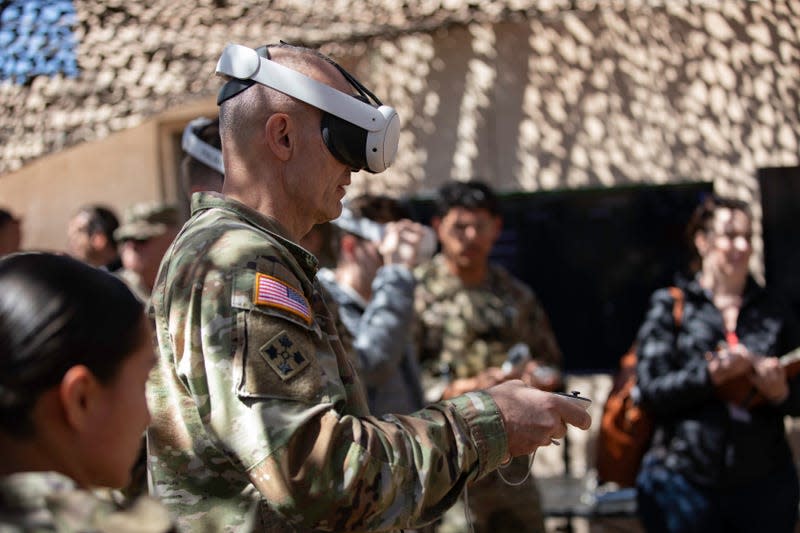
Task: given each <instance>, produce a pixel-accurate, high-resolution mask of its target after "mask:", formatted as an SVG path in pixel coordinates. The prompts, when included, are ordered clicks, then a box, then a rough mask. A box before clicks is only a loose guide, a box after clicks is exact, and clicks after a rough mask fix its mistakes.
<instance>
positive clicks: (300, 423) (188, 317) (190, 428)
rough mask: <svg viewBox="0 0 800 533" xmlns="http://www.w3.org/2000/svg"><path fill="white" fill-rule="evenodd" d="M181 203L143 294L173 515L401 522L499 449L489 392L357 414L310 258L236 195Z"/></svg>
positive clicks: (183, 522)
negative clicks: (186, 211) (150, 318)
mask: <svg viewBox="0 0 800 533" xmlns="http://www.w3.org/2000/svg"><path fill="white" fill-rule="evenodd" d="M192 203H193V205H192V208H193V209H192V217H191V219H190V220H189V221H188V222H187V223H186V225H185V226H184V227H183V229H182V230H181V232H180V234H179V235H178V237H177V238H176V240H175V241H174V242H173V244H172V246H171V248H170V249H169V250H168V251H167V253H166V255H165V258H164V260H163V262H162V264H161V269H160V272H159V275H158V280H157V282H156V287H155V290H154V291H153V294H152V306H153V309H152V312H153V315H154V318H155V325H156V334H157V337H158V343H159V352H160V356H159V364H158V366H157V368H156V371H155V372H154V374H153V376H152V377H151V381H150V383H149V384H148V403H149V406H150V409H151V411H152V418H153V419H152V423H151V426H150V428H149V429H148V451H149V455H150V458H149V464H148V468H149V470H150V482H151V487H152V489H153V490H154V492H155V494H156V495H157V496H158V497H160V498H161V499H162V501H164V503H166V504H167V505H168V506H169V507H170V508H171V510H172V511H173V512H174V513H175V515H176V516H177V517H178V524H179V526H180V528H181V530H184V531H218V530H220V531H221V530H224V531H250V530H258V531H314V530H316V531H339V532H341V531H387V530H392V529H397V528H402V527H407V526H409V525H412V524H419V523H424V522H427V521H430V520H432V519H434V518H435V517H436V516H438V515H439V514H440V513H441V512H442V511H443V510H444V509H445V508H447V507H448V506H450V505H451V504H452V503H453V502H454V501H455V499H456V498H457V497H458V494H459V493H460V491H461V488H462V487H463V486H464V485H465V484H466V483H467V482H468V481H470V480H472V479H475V478H477V477H480V476H482V475H484V474H485V473H487V472H488V471H491V470H494V469H495V468H496V467H497V466H498V465H499V463H500V462H501V461H502V460H503V457H504V456H505V455H506V454H507V450H508V442H507V440H506V436H505V431H504V428H503V424H502V419H501V417H500V415H499V413H498V411H497V406H496V404H494V402H493V400H492V399H491V397H490V396H489V395H488V394H485V393H477V394H469V395H465V396H463V397H461V398H457V399H455V400H454V401H450V402H442V403H439V404H437V405H433V406H431V407H429V408H426V409H423V410H421V411H418V412H417V413H416V414H415V416H391V415H387V416H385V417H382V418H377V417H372V416H370V415H369V412H368V408H367V406H366V401H365V396H364V392H363V387H362V386H361V384H360V382H359V380H358V377H357V375H356V374H355V372H354V370H353V366H352V363H351V361H350V360H349V359H348V356H347V355H346V354H345V353H344V350H343V349H342V347H341V344H340V342H339V340H338V338H337V336H336V332H335V330H334V329H333V328H332V326H331V324H332V320H331V317H330V314H329V312H328V311H327V308H326V306H325V302H324V301H323V299H322V298H320V297H319V285H318V283H319V282H318V281H314V278H315V274H316V270H317V262H316V259H314V257H313V256H312V255H310V254H309V253H308V252H306V251H305V250H303V249H302V248H301V247H299V246H298V245H296V244H294V243H293V242H292V241H290V240H288V239H287V238H286V237H285V236H284V235H285V230H283V229H282V228H281V226H280V225H279V224H278V223H277V222H276V221H275V220H273V219H270V218H267V217H265V216H263V215H261V214H259V213H257V212H256V211H254V210H251V209H249V208H247V207H245V206H244V205H242V204H240V203H238V202H235V201H233V200H229V199H226V198H225V197H224V196H221V195H217V194H214V193H198V194H196V195H195V196H194V197H193V200H192ZM251 510H252V511H254V512H252V513H251V512H250V511H251Z"/></svg>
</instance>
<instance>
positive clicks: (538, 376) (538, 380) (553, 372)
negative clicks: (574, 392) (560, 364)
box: [520, 361, 561, 391]
mask: <svg viewBox="0 0 800 533" xmlns="http://www.w3.org/2000/svg"><path fill="white" fill-rule="evenodd" d="M520 379H522V381H524V382H525V384H526V385H528V386H531V387H536V388H537V389H542V390H546V391H554V390H558V389H559V388H560V387H561V372H559V370H558V369H557V368H554V367H552V366H547V365H543V364H541V363H539V362H538V361H528V363H527V364H526V365H525V369H524V370H523V372H522V375H521V376H520Z"/></svg>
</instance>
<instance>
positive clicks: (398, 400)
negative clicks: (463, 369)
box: [317, 194, 435, 415]
mask: <svg viewBox="0 0 800 533" xmlns="http://www.w3.org/2000/svg"><path fill="white" fill-rule="evenodd" d="M347 208H348V210H349V216H341V217H339V218H338V219H336V220H334V221H333V224H334V226H336V227H337V228H338V230H339V232H340V235H339V236H338V238H337V241H338V260H337V263H336V267H335V268H334V269H327V268H323V269H322V270H320V271H319V273H318V274H317V277H318V278H319V280H320V281H321V282H322V284H323V286H324V287H325V288H326V289H328V292H329V294H330V295H331V296H332V298H333V299H334V300H335V301H336V303H337V304H338V309H339V314H340V316H341V318H342V322H343V323H344V325H345V326H346V327H347V329H348V330H349V332H350V334H351V335H352V337H353V350H354V351H355V354H356V356H357V358H358V365H359V367H358V375H359V377H360V378H361V379H362V380H363V382H364V385H365V386H366V388H367V401H368V403H369V408H370V411H371V412H372V414H374V415H381V414H386V413H396V414H408V413H412V412H414V411H416V410H417V409H421V408H422V406H423V395H422V385H421V384H420V372H419V365H418V364H417V358H416V353H415V352H414V347H413V344H412V338H411V327H412V324H413V319H414V276H413V274H412V272H411V269H412V268H413V267H414V266H415V265H416V264H417V262H418V260H419V254H418V249H419V246H420V244H421V241H422V238H423V236H424V234H425V233H424V232H425V228H424V227H423V226H421V225H420V224H417V223H414V222H411V221H410V220H403V219H404V218H405V217H404V214H403V213H402V209H401V208H400V205H399V203H398V202H397V201H396V200H395V199H393V198H389V197H386V196H373V195H368V194H367V195H363V196H359V197H357V198H354V199H353V200H352V201H350V202H348V204H347ZM367 221H373V222H376V224H374V225H373V226H372V227H373V228H375V230H376V232H378V233H381V235H370V234H369V232H368V231H365V229H364V228H363V226H364V223H365V222H367ZM434 244H435V240H434ZM404 251H407V252H408V253H403V252H404Z"/></svg>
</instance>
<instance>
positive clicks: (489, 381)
mask: <svg viewBox="0 0 800 533" xmlns="http://www.w3.org/2000/svg"><path fill="white" fill-rule="evenodd" d="M507 379H509V377H508V375H507V374H506V373H505V372H503V370H502V369H501V368H500V367H497V366H490V367H489V368H487V369H485V370H483V371H481V372H479V373H478V374H477V375H475V376H474V377H471V378H460V379H455V380H453V381H452V382H451V383H450V384H448V385H447V388H445V390H444V392H443V393H442V399H443V400H449V399H450V398H454V397H456V396H461V395H462V394H464V393H465V392H470V391H474V390H483V389H488V388H489V387H492V386H493V385H497V384H498V383H502V382H503V381H506V380H507Z"/></svg>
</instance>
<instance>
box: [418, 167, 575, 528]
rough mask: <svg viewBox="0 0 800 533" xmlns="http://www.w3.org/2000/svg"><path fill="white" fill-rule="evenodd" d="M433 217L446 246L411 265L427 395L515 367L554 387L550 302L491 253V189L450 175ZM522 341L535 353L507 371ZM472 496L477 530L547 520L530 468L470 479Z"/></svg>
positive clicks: (496, 229) (480, 382) (540, 524)
mask: <svg viewBox="0 0 800 533" xmlns="http://www.w3.org/2000/svg"><path fill="white" fill-rule="evenodd" d="M432 222H433V225H434V227H435V228H436V230H437V233H438V235H439V240H440V242H441V244H442V253H440V254H439V255H437V256H435V257H434V258H433V259H432V260H431V261H430V262H428V263H426V264H423V265H421V266H420V267H418V268H417V270H416V272H415V274H416V277H417V288H416V295H415V309H416V312H417V317H418V324H417V325H418V331H417V333H418V335H417V338H418V344H419V353H420V358H421V360H422V361H423V366H424V368H425V376H426V379H425V383H426V388H427V392H428V394H429V396H428V399H429V400H435V399H438V397H443V398H450V397H453V396H455V395H458V394H463V393H465V392H468V391H474V390H480V389H484V388H487V387H489V386H491V385H494V384H496V383H499V382H501V381H504V380H506V379H508V378H509V377H523V378H524V379H525V380H526V381H527V382H528V383H529V384H531V385H533V386H536V387H539V388H545V389H548V390H553V389H554V388H555V387H556V386H557V385H558V373H557V371H556V370H555V369H556V368H557V367H558V365H559V364H560V360H561V352H560V350H559V348H558V344H557V343H556V339H555V336H554V335H553V331H552V329H551V327H550V324H549V321H548V318H547V315H546V314H545V312H544V309H543V308H542V306H541V304H540V303H539V301H538V299H537V298H536V295H535V294H534V293H533V291H531V289H530V288H528V287H527V286H526V285H524V284H523V283H522V282H521V281H519V280H517V279H516V278H514V277H513V276H512V275H511V274H509V273H508V272H507V271H506V270H505V269H504V268H502V267H501V266H499V265H492V264H490V263H489V253H490V251H491V248H492V246H493V244H494V242H495V241H496V239H497V237H498V236H499V234H500V227H501V219H500V215H499V211H498V206H497V201H496V199H495V196H494V194H493V192H492V191H491V190H490V189H489V187H488V186H486V185H485V184H484V183H481V182H477V181H473V182H468V183H461V182H453V183H450V184H447V185H445V186H444V187H442V189H441V190H440V191H439V195H438V198H437V200H436V216H435V217H434V219H433V221H432ZM517 343H523V344H524V346H526V347H527V348H528V349H529V351H530V353H531V354H532V356H533V360H532V361H530V362H528V363H527V365H526V367H525V368H524V369H523V370H521V371H518V372H517V373H514V374H507V373H506V372H504V371H503V370H502V369H501V366H502V365H503V363H504V361H505V360H506V358H507V357H508V352H509V349H510V348H511V347H512V346H513V345H515V344H517ZM520 372H521V375H520ZM527 469H528V460H527V459H526V458H520V459H517V460H515V461H513V462H512V464H511V465H510V467H509V468H508V469H507V470H506V471H504V472H505V477H506V479H508V480H519V479H522V478H523V477H524V476H525V474H526V470H527ZM469 503H470V506H471V509H472V514H473V517H474V521H475V526H476V531H534V532H536V531H543V530H544V521H543V518H542V515H541V509H540V506H539V495H538V492H537V490H536V485H535V482H534V480H533V479H531V478H529V479H528V480H527V481H526V484H525V485H523V486H518V487H517V486H509V485H508V484H506V483H505V482H504V481H503V480H502V479H500V477H499V476H498V475H497V474H496V473H495V474H492V475H490V476H487V477H486V478H484V479H483V480H481V481H479V482H477V483H476V484H474V485H473V486H472V487H471V490H470V491H469ZM443 529H444V528H443Z"/></svg>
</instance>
